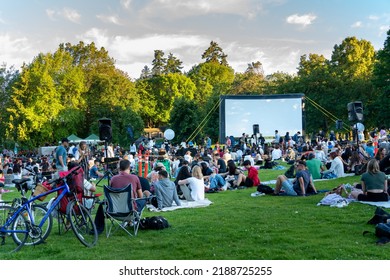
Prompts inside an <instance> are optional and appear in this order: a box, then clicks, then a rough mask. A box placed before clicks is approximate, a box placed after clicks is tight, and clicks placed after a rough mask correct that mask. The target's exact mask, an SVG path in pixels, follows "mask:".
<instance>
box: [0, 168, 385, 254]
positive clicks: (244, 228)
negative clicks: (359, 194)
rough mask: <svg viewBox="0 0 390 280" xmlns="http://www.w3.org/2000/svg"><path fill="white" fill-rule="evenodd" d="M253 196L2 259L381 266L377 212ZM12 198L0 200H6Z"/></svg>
mask: <svg viewBox="0 0 390 280" xmlns="http://www.w3.org/2000/svg"><path fill="white" fill-rule="evenodd" d="M284 171H285V170H261V171H260V175H259V176H260V179H261V180H262V181H268V180H273V179H275V178H276V176H277V175H278V174H282V173H284ZM358 181H359V177H345V178H340V179H334V180H329V181H321V182H317V183H316V187H317V189H319V190H328V189H331V188H333V187H335V186H338V185H339V184H341V183H353V182H358ZM254 191H255V189H254V188H252V189H244V190H237V191H226V192H221V193H214V194H206V197H207V198H209V199H210V200H211V201H212V202H213V203H212V204H211V205H210V206H209V207H205V208H195V209H181V210H176V211H172V212H162V213H151V212H148V210H146V211H145V212H144V216H153V215H162V216H164V217H165V218H166V219H167V220H168V221H169V223H170V224H171V227H170V228H168V229H164V230H160V231H153V230H148V231H141V230H140V231H139V234H138V236H137V237H129V236H127V235H126V234H125V233H124V232H123V231H119V232H116V233H115V234H114V235H113V236H111V237H110V238H108V239H107V238H106V236H105V234H102V235H100V236H99V241H98V244H97V246H95V247H94V248H85V247H83V245H82V244H81V243H80V242H79V241H78V240H77V239H76V237H75V236H74V235H73V232H71V231H69V232H67V233H66V234H64V235H59V234H58V228H57V225H56V224H54V227H53V230H52V233H51V234H50V236H49V237H48V239H47V241H46V243H45V244H42V245H38V246H35V247H26V246H25V247H24V248H22V250H21V251H20V252H18V253H15V254H12V255H4V254H1V255H0V258H2V259H23V260H38V259H40V260H48V259H50V260H76V259H83V260H84V259H85V260H96V259H101V260H125V259H137V260H158V259H161V260H233V259H234V260H236V259H237V260H261V259H266V260H315V259H320V260H334V259H342V260H358V259H363V260H385V259H387V258H388V253H387V250H384V247H381V246H376V245H375V241H376V238H375V236H374V235H368V236H363V235H362V233H363V231H364V230H369V231H371V232H374V227H373V226H372V225H367V224H366V223H367V221H368V220H369V219H370V218H371V217H372V216H373V214H374V211H375V207H373V206H369V205H364V204H360V203H351V204H349V206H347V207H345V208H333V207H329V206H317V205H316V204H317V203H318V202H319V201H320V200H321V199H322V198H323V196H324V194H318V195H313V196H308V197H283V196H279V197H275V196H269V195H267V196H260V197H251V196H250V194H251V193H252V192H254ZM15 195H17V193H15V192H13V193H10V194H5V195H3V199H8V198H10V197H13V196H15ZM0 250H1V247H0Z"/></svg>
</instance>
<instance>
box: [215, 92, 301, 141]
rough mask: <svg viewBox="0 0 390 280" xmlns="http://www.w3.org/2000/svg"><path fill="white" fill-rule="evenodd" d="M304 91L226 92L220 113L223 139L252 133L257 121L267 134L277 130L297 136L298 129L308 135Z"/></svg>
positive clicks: (267, 135)
mask: <svg viewBox="0 0 390 280" xmlns="http://www.w3.org/2000/svg"><path fill="white" fill-rule="evenodd" d="M303 97H304V94H302V93H298V94H280V95H260V96H259V95H222V96H221V106H220V111H219V116H220V129H219V131H220V139H219V140H220V143H225V137H226V136H234V137H240V136H241V135H242V134H243V133H245V134H248V135H249V136H251V135H252V134H253V125H255V124H258V125H259V132H260V133H261V134H262V135H263V136H264V137H265V138H268V139H270V138H272V137H273V136H274V135H275V130H278V131H279V134H280V135H281V136H284V135H285V134H286V132H289V133H290V136H293V135H294V134H295V133H296V132H297V131H300V132H301V135H304V130H305V127H304V126H305V125H304V123H305V115H304V108H305V106H304V99H303Z"/></svg>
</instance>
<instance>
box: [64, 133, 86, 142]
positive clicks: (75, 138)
mask: <svg viewBox="0 0 390 280" xmlns="http://www.w3.org/2000/svg"><path fill="white" fill-rule="evenodd" d="M66 138H68V140H69V142H81V141H83V139H81V138H80V137H78V136H76V135H74V134H71V135H69V136H68V137H66Z"/></svg>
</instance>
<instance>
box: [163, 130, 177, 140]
mask: <svg viewBox="0 0 390 280" xmlns="http://www.w3.org/2000/svg"><path fill="white" fill-rule="evenodd" d="M164 137H165V138H166V139H167V140H172V139H173V138H174V137H175V132H174V131H173V130H172V129H170V128H168V129H167V130H165V131H164Z"/></svg>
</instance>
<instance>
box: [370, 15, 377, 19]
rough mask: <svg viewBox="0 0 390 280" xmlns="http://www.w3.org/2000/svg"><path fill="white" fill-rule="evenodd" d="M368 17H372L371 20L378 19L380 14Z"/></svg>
mask: <svg viewBox="0 0 390 280" xmlns="http://www.w3.org/2000/svg"><path fill="white" fill-rule="evenodd" d="M368 19H370V20H378V19H379V16H376V15H370V16H369V17H368Z"/></svg>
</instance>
